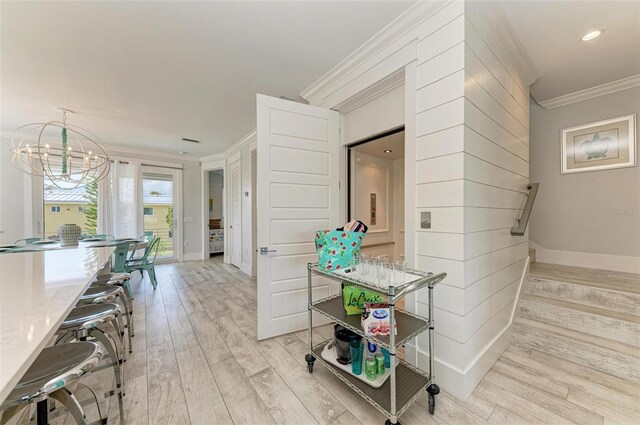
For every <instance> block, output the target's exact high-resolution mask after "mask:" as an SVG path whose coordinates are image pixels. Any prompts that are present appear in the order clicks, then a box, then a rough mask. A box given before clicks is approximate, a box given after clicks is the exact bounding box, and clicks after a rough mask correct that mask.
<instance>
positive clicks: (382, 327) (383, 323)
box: [360, 303, 398, 336]
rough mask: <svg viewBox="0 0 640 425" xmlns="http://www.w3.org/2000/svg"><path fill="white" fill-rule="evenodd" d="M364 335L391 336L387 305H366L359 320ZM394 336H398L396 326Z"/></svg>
mask: <svg viewBox="0 0 640 425" xmlns="http://www.w3.org/2000/svg"><path fill="white" fill-rule="evenodd" d="M360 323H361V324H362V330H363V331H364V334H365V335H371V336H383V335H391V322H390V320H389V304H373V303H367V304H366V305H365V309H364V311H363V312H362V316H361V319H360ZM394 334H395V335H397V334H398V325H397V323H396V326H395V327H394Z"/></svg>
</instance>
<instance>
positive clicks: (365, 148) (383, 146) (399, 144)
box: [354, 131, 404, 159]
mask: <svg viewBox="0 0 640 425" xmlns="http://www.w3.org/2000/svg"><path fill="white" fill-rule="evenodd" d="M354 149H355V150H357V151H358V152H363V153H367V154H369V155H375V156H379V157H382V158H387V159H400V158H404V131H401V132H399V133H394V134H391V135H389V136H385V137H382V138H380V139H376V140H374V141H372V142H368V143H363V144H361V145H358V146H356V147H355V148H354ZM385 150H391V152H389V153H385V152H384V151H385Z"/></svg>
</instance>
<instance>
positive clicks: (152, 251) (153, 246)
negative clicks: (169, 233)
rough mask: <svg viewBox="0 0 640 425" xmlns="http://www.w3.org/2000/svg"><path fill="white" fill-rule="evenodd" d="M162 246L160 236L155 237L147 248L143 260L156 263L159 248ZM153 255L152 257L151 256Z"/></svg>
mask: <svg viewBox="0 0 640 425" xmlns="http://www.w3.org/2000/svg"><path fill="white" fill-rule="evenodd" d="M159 248H160V238H159V237H156V238H153V240H152V241H151V243H150V244H149V249H147V250H146V251H145V253H144V256H143V257H142V261H143V262H148V263H152V264H153V263H154V262H155V261H156V256H157V255H158V249H159ZM150 255H152V257H151V259H149V256H150Z"/></svg>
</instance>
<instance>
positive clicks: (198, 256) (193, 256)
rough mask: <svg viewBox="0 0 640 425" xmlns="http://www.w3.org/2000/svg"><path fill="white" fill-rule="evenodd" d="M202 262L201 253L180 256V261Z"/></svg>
mask: <svg viewBox="0 0 640 425" xmlns="http://www.w3.org/2000/svg"><path fill="white" fill-rule="evenodd" d="M198 260H202V253H201V252H190V253H189V254H184V255H183V256H182V261H198Z"/></svg>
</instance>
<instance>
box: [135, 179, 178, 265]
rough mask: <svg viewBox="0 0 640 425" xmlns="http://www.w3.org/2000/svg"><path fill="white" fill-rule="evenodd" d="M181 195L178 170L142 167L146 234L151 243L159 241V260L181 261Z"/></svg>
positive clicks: (143, 211) (143, 214)
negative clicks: (155, 239) (154, 239)
mask: <svg viewBox="0 0 640 425" xmlns="http://www.w3.org/2000/svg"><path fill="white" fill-rule="evenodd" d="M178 191H179V178H178V171H177V170H174V169H170V168H162V167H155V166H154V167H150V166H142V194H143V208H142V216H143V221H142V222H143V232H144V236H145V237H146V238H147V239H149V240H152V239H153V238H160V247H159V249H158V259H163V260H179V259H180V255H179V247H180V242H179V241H180V237H179V228H178V223H179V221H178V218H179V217H178V215H179V211H180V208H179V202H178V199H180V198H179V193H178Z"/></svg>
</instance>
